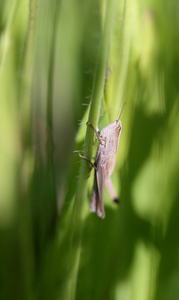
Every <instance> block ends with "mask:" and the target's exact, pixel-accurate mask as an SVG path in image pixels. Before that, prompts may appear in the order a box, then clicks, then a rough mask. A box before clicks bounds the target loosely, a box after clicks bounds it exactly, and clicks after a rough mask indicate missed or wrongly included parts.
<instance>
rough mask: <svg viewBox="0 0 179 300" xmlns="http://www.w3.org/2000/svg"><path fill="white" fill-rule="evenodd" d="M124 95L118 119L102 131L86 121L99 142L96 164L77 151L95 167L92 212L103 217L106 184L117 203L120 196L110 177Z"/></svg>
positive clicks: (116, 146) (116, 148)
mask: <svg viewBox="0 0 179 300" xmlns="http://www.w3.org/2000/svg"><path fill="white" fill-rule="evenodd" d="M124 96H125V94H124ZM124 96H123V99H122V102H121V106H120V109H119V113H118V117H117V120H116V121H114V122H113V123H111V124H109V125H107V126H105V127H104V128H103V129H102V130H101V132H99V131H98V130H96V129H95V128H94V127H93V125H92V124H91V123H90V122H89V121H88V122H87V123H86V125H89V126H91V128H92V129H93V130H94V132H95V134H96V137H97V140H98V142H99V145H98V150H97V154H96V158H95V162H94V164H93V163H92V162H91V161H90V159H89V158H87V157H85V156H83V155H82V154H81V153H79V152H78V151H76V152H78V155H79V156H80V157H81V158H84V159H86V160H87V161H88V162H89V163H90V164H91V169H92V167H93V168H94V169H95V178H94V185H93V191H92V195H91V203H90V212H97V215H98V216H99V217H100V218H102V219H104V218H105V211H104V205H103V195H104V186H106V187H107V189H108V192H109V194H110V196H111V198H112V200H113V201H114V202H115V203H119V198H118V196H117V194H116V192H115V190H114V187H113V184H112V181H111V178H110V177H111V175H112V172H113V170H114V167H115V164H116V156H117V151H118V147H119V140H120V136H121V131H122V123H121V120H120V119H121V116H122V113H123V110H124V107H125V104H126V103H124V104H123V100H124Z"/></svg>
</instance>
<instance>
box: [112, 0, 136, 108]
mask: <svg viewBox="0 0 179 300" xmlns="http://www.w3.org/2000/svg"><path fill="white" fill-rule="evenodd" d="M132 12H133V0H126V1H125V3H124V13H123V22H122V38H121V45H119V47H120V57H119V59H118V60H117V61H118V64H117V67H116V70H117V71H116V76H115V82H114V95H113V96H114V98H113V107H116V108H117V107H119V103H120V101H121V100H122V97H123V95H124V92H125V90H124V87H125V82H126V78H127V70H128V64H129V54H130V45H131V36H132V21H133V19H132Z"/></svg>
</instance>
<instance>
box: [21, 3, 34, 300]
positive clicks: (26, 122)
mask: <svg viewBox="0 0 179 300" xmlns="http://www.w3.org/2000/svg"><path fill="white" fill-rule="evenodd" d="M36 14H37V0H30V1H29V24H28V31H27V37H26V44H25V49H24V57H23V64H22V79H21V82H20V93H19V98H20V99H19V103H20V118H21V126H22V128H23V133H22V141H21V143H22V151H23V153H22V158H21V161H20V162H19V164H21V165H22V166H26V167H25V168H22V170H21V174H20V176H21V181H22V182H23V178H26V186H25V188H24V189H23V187H21V189H23V190H22V191H21V193H22V197H23V198H25V201H23V202H24V205H23V207H22V210H23V213H22V212H21V211H19V221H18V222H19V228H20V241H21V252H22V257H21V260H22V265H23V266H24V278H25V279H24V281H25V287H24V289H25V290H26V291H27V292H26V294H27V295H28V297H27V299H30V297H31V292H30V290H31V288H32V281H33V272H34V258H33V249H32V247H33V246H32V236H31V209H30V205H31V203H30V182H31V175H32V174H31V171H32V165H33V154H32V143H31V82H32V71H33V58H34V45H35V33H36V31H35V26H36ZM24 216H25V217H24ZM27 233H28V234H27Z"/></svg>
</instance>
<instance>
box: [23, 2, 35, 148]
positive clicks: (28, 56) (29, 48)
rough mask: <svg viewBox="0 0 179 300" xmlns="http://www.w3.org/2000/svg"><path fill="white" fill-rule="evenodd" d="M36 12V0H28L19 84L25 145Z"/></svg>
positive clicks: (29, 111) (29, 106) (27, 129)
mask: <svg viewBox="0 0 179 300" xmlns="http://www.w3.org/2000/svg"><path fill="white" fill-rule="evenodd" d="M36 14H37V0H30V1H29V25H28V32H27V39H26V45H25V50H24V59H23V67H22V80H21V85H20V104H21V119H22V123H23V126H24V129H25V130H24V134H25V135H26V136H27V139H26V141H27V144H28V145H27V147H28V146H29V145H30V132H31V128H30V127H31V126H30V121H31V101H30V94H31V82H32V71H33V58H34V45H35V26H36Z"/></svg>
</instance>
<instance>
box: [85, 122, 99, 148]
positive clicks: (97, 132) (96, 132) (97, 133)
mask: <svg viewBox="0 0 179 300" xmlns="http://www.w3.org/2000/svg"><path fill="white" fill-rule="evenodd" d="M86 125H89V126H91V128H92V129H93V130H94V132H95V134H96V137H97V140H98V142H99V143H100V137H99V135H100V132H99V131H97V130H96V129H95V128H94V126H93V125H92V124H91V123H90V122H89V121H88V122H86Z"/></svg>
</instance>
